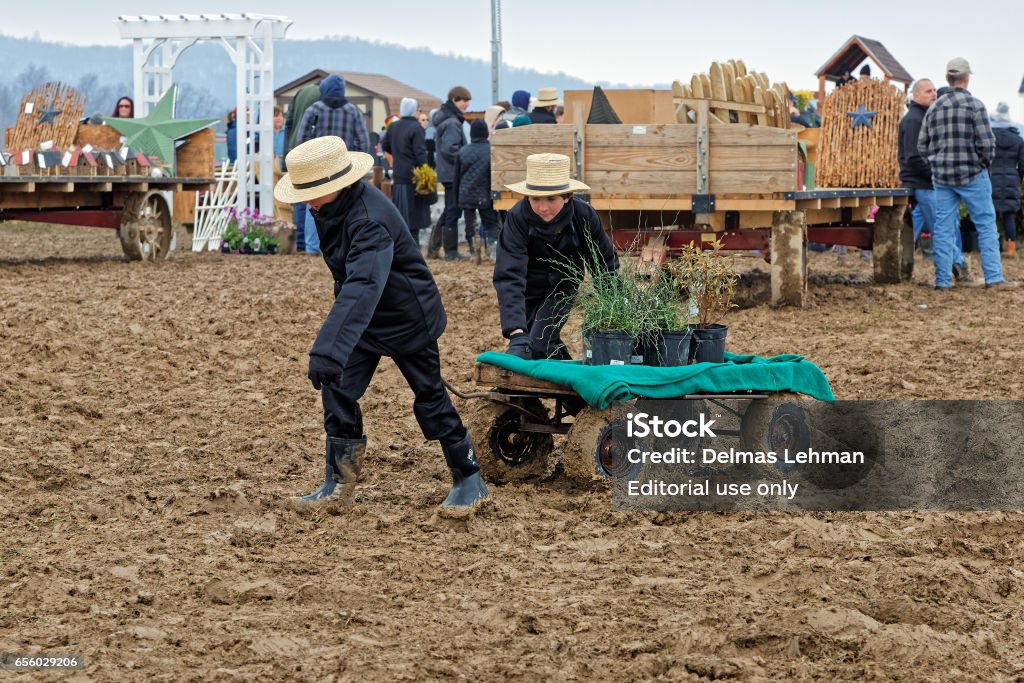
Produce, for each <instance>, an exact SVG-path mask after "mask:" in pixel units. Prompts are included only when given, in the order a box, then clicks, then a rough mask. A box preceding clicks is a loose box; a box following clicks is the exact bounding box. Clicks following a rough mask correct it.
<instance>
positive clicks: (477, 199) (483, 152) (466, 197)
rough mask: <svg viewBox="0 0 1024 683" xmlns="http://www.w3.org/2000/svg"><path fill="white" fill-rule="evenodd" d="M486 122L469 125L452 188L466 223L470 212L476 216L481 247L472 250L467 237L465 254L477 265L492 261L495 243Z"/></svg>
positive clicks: (495, 229)
mask: <svg viewBox="0 0 1024 683" xmlns="http://www.w3.org/2000/svg"><path fill="white" fill-rule="evenodd" d="M487 138H488V133H487V123H486V122H485V121H483V120H481V119H477V120H475V121H473V123H471V124H470V125H469V140H470V142H469V144H468V145H466V146H465V147H463V148H462V149H460V150H459V153H458V156H457V157H456V161H455V187H457V188H458V193H459V198H458V201H459V208H460V209H462V210H464V211H465V215H466V224H467V225H469V224H470V221H469V217H470V216H471V215H472V212H473V211H478V212H479V213H480V238H481V241H482V248H481V249H479V250H478V249H476V248H475V247H474V244H473V240H472V235H467V236H466V240H467V242H468V243H469V253H470V254H471V255H473V256H474V257H475V258H476V260H477V262H479V261H480V259H481V258H484V257H485V258H491V259H493V258H494V250H495V248H496V246H497V243H498V230H499V226H498V212H497V211H495V210H494V202H493V200H492V199H491V143H490V142H488V139H487Z"/></svg>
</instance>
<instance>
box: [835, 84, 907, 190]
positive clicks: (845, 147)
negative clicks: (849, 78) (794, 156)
mask: <svg viewBox="0 0 1024 683" xmlns="http://www.w3.org/2000/svg"><path fill="white" fill-rule="evenodd" d="M905 97H906V95H905V94H904V93H903V91H901V90H900V89H899V88H897V87H896V86H894V85H892V84H889V83H883V82H882V81H877V80H863V81H856V82H853V83H849V84H847V85H844V86H841V87H839V88H836V89H835V90H833V91H832V93H831V94H830V95H829V96H828V97H826V98H825V101H824V103H823V104H822V107H821V143H820V145H819V147H818V167H817V174H816V180H817V184H818V186H819V187H899V186H900V166H899V159H898V158H897V145H898V141H899V126H900V118H901V117H902V115H903V111H904V98H905ZM862 105H863V107H864V109H863V110H860V108H861V106H862ZM859 110H860V111H863V112H864V114H862V115H861V116H860V117H859V119H860V120H859V121H858V118H857V117H854V116H853V113H854V112H857V111H859ZM871 114H873V116H869V115H871ZM864 121H868V122H870V125H867V123H862V122H864ZM855 124H856V125H855Z"/></svg>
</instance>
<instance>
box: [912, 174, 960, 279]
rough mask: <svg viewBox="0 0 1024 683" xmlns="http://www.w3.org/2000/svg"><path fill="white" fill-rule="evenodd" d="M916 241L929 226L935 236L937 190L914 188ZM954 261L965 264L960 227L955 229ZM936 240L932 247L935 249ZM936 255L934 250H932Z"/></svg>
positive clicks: (956, 263)
mask: <svg viewBox="0 0 1024 683" xmlns="http://www.w3.org/2000/svg"><path fill="white" fill-rule="evenodd" d="M913 215H914V241H915V242H916V241H917V238H918V237H920V236H921V229H922V228H925V227H927V228H928V232H930V233H931V234H932V237H935V190H922V189H916V190H914V214H913ZM953 242H954V245H955V248H954V249H953V263H954V264H955V265H958V266H963V265H964V238H963V235H961V234H960V227H959V225H958V226H957V229H956V230H954V231H953ZM934 244H935V243H934V240H933V242H932V248H933V249H934V248H935V247H934ZM932 253H933V255H934V252H932Z"/></svg>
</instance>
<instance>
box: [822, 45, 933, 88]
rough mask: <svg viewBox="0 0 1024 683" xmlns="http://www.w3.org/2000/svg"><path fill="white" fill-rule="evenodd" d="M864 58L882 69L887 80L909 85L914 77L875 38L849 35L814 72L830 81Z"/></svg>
mask: <svg viewBox="0 0 1024 683" xmlns="http://www.w3.org/2000/svg"><path fill="white" fill-rule="evenodd" d="M865 59H871V61H873V62H874V63H875V64H877V65H878V67H879V68H880V69H881V70H882V73H884V74H885V75H886V76H888V77H889V80H891V81H896V82H897V83H904V84H906V85H909V84H910V83H911V82H912V81H913V80H914V78H913V77H912V76H911V75H910V73H908V72H907V70H906V69H904V68H903V65H902V64H900V63H899V62H897V61H896V58H895V57H893V56H892V53H891V52H889V50H887V49H886V47H885V46H884V45H882V44H881V43H880V42H878V41H877V40H872V39H870V38H865V37H864V36H856V35H854V36H850V38H849V40H847V41H846V42H845V43H843V46H842V47H841V48H839V50H837V51H836V53H835V54H834V55H832V56H831V57H829V59H828V61H827V62H825V63H824V64H822V65H821V68H820V69H818V70H817V71H815V72H814V75H815V76H824V77H825V78H826V79H828V80H830V81H835V80H837V79H838V78H839V77H840V76H842V75H843V73H845V72H847V71H850V72H852V71H853V70H854V69H856V68H857V65H858V64H860V63H861V62H863V61H864V60H865Z"/></svg>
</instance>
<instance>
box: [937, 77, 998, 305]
mask: <svg viewBox="0 0 1024 683" xmlns="http://www.w3.org/2000/svg"><path fill="white" fill-rule="evenodd" d="M970 77H971V67H970V65H969V64H968V63H967V60H966V59H963V58H962V57H957V58H955V59H952V60H950V61H949V63H948V64H947V65H946V82H947V83H949V86H950V88H952V92H950V93H949V94H948V95H943V96H942V97H940V98H939V99H938V101H936V103H935V105H934V106H932V108H931V109H929V110H928V113H927V114H925V117H924V122H923V123H922V124H921V135H920V137H919V138H918V141H917V147H918V149H919V150H920V152H921V154H922V155H923V156H925V157H926V158H927V159H928V164H929V165H930V166H931V170H932V184H933V186H934V187H935V235H934V237H933V239H932V245H933V254H934V258H935V287H936V289H949V288H950V287H951V286H952V282H951V280H952V272H953V233H954V232H955V231H956V229H957V219H958V215H959V205H960V202H961V201H963V202H964V204H966V206H967V211H968V212H969V213H970V214H971V219H972V220H973V221H974V224H975V226H977V229H978V248H979V250H980V252H981V268H982V271H983V272H984V274H985V286H986V287H1017V286H1018V285H1017V283H1016V282H1015V281H1013V280H1005V279H1003V264H1002V261H1001V260H1000V259H999V233H998V232H997V231H996V220H995V218H996V217H995V210H994V209H993V208H992V181H991V179H990V178H989V175H988V173H986V172H985V171H986V169H988V167H989V166H990V165H991V164H992V156H993V154H994V153H995V136H994V135H993V134H992V126H991V125H990V124H989V120H988V112H987V111H986V109H985V105H984V104H982V103H981V100H979V99H977V98H975V97H973V96H971V93H970V92H968V91H967V86H968V85H969V84H970Z"/></svg>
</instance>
